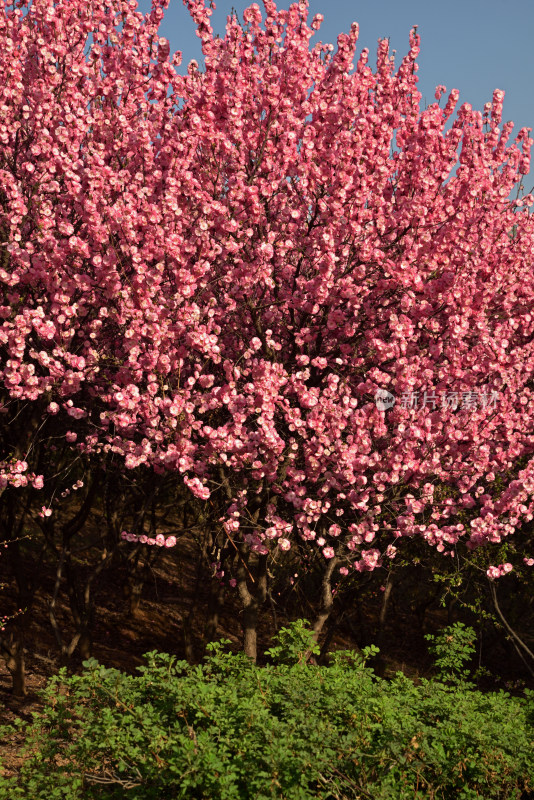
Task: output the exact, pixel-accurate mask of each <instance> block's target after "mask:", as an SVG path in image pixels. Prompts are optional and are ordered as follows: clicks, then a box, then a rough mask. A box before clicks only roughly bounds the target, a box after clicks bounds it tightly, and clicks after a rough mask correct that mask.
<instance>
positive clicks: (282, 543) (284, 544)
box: [278, 539, 291, 550]
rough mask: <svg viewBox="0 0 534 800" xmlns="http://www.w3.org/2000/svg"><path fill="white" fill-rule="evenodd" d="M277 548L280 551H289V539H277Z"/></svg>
mask: <svg viewBox="0 0 534 800" xmlns="http://www.w3.org/2000/svg"><path fill="white" fill-rule="evenodd" d="M278 547H279V548H280V550H289V549H290V548H291V542H290V541H289V539H278Z"/></svg>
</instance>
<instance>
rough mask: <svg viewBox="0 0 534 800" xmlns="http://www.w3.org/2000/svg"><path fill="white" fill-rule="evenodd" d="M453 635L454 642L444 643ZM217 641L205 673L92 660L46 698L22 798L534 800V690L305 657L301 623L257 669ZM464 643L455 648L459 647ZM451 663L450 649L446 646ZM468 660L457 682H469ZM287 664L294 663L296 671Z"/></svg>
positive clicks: (156, 663)
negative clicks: (465, 676)
mask: <svg viewBox="0 0 534 800" xmlns="http://www.w3.org/2000/svg"><path fill="white" fill-rule="evenodd" d="M450 635H451V633H450V631H449V632H448V633H446V634H445V636H444V637H442V639H441V641H442V643H446V641H447V636H450ZM225 644H226V643H225V642H219V643H216V644H212V645H211V646H210V651H209V655H208V656H207V658H206V660H205V663H204V664H203V665H201V666H190V665H188V664H187V663H185V662H183V661H178V660H176V659H175V658H174V657H172V656H169V655H164V654H161V653H156V652H153V653H149V654H147V656H146V659H147V665H146V666H143V667H139V668H138V670H139V672H140V675H138V676H130V675H126V674H123V673H121V672H119V671H118V670H116V669H106V668H105V667H103V666H101V665H99V664H98V663H97V662H96V661H95V660H94V659H92V660H90V661H87V662H85V671H84V673H83V674H82V675H80V676H73V677H67V676H66V673H65V671H64V670H62V671H61V672H60V673H59V675H58V676H55V677H54V678H52V679H51V680H50V681H49V683H48V686H47V688H46V690H45V691H44V697H45V701H46V702H45V709H44V712H43V713H42V714H39V715H37V714H35V715H34V721H33V723H31V724H28V723H25V722H22V721H19V723H18V727H19V728H22V729H24V730H25V732H26V733H27V744H26V750H27V753H28V755H27V758H26V761H25V763H24V765H23V767H22V768H21V770H20V774H19V776H18V777H17V778H5V777H4V778H0V797H1V798H4V797H5V798H8V797H9V798H10V800H22V798H24V799H25V800H26V798H32V800H60V798H61V800H78V799H79V798H80V799H81V798H102V799H105V800H115V799H118V798H131V800H164V798H172V800H181V798H187V800H248V798H250V800H252V798H254V799H255V800H267V798H284V800H307V799H308V798H310V800H311V799H312V798H313V800H317V798H319V799H320V800H334V799H340V800H348V798H350V799H351V800H355V798H366V799H367V798H374V799H375V800H408V798H409V799H410V800H422V798H436V800H438V799H439V800H474V798H484V800H490V799H491V798H495V799H496V800H497V798H499V800H504V798H506V800H520V798H522V800H524V799H525V798H527V797H532V796H533V795H532V794H530V792H531V791H532V788H531V787H532V786H534V765H533V764H532V758H531V756H532V747H533V744H534V734H533V728H532V722H533V721H534V693H526V696H525V698H517V697H510V696H509V695H508V694H507V693H504V692H499V693H494V694H482V693H480V692H478V691H475V690H473V689H472V688H470V686H469V685H468V684H466V683H457V684H453V685H446V684H444V683H442V682H438V681H428V680H424V681H422V683H421V685H419V686H416V685H415V684H414V683H413V682H412V681H410V680H409V679H408V678H406V677H405V676H404V675H403V674H402V673H398V674H397V676H396V677H395V678H394V679H393V680H391V681H385V680H381V679H380V678H377V677H376V676H375V675H374V673H373V671H372V670H371V669H370V668H369V667H367V666H366V665H365V660H366V659H367V658H369V657H370V656H372V655H373V654H374V653H375V652H376V648H368V649H367V650H366V651H365V652H364V654H363V656H362V655H359V654H358V655H356V654H354V653H350V652H343V653H337V654H335V655H334V658H333V664H332V665H331V666H329V667H317V666H311V665H309V664H308V663H306V662H305V660H303V659H302V652H303V649H304V650H306V649H307V648H308V646H309V645H310V644H311V639H310V638H309V632H307V631H306V629H305V627H304V625H303V623H302V622H299V623H297V624H294V625H293V626H290V627H289V628H287V629H284V630H283V631H281V632H280V634H279V636H278V637H277V643H276V645H275V647H274V648H271V652H270V656H271V658H272V659H275V660H276V661H277V663H275V664H272V665H268V666H267V667H263V668H260V667H257V666H255V665H254V664H253V663H252V662H251V660H250V659H248V658H247V657H246V656H245V655H243V654H242V653H239V654H237V655H233V654H231V653H228V652H226V651H225ZM455 646H456V645H455ZM440 653H441V655H440V657H442V658H443V657H444V656H445V653H444V652H442V651H440ZM464 657H465V653H464V651H463V650H462V649H460V650H458V651H457V660H456V661H454V659H453V662H452V667H453V669H452V674H461V672H462V658H464ZM284 662H286V663H284Z"/></svg>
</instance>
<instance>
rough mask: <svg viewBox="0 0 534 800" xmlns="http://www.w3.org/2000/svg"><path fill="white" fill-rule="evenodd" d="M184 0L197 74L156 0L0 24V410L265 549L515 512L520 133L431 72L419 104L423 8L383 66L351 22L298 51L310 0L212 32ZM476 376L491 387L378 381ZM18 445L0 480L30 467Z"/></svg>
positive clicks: (472, 382) (522, 354)
mask: <svg viewBox="0 0 534 800" xmlns="http://www.w3.org/2000/svg"><path fill="white" fill-rule="evenodd" d="M19 5H20V4H19ZM186 5H187V6H188V8H189V11H190V13H191V15H192V17H193V19H194V21H195V24H196V27H197V34H198V36H199V38H200V39H201V42H202V50H203V55H204V62H205V69H204V70H203V71H200V70H199V69H198V65H195V64H193V63H192V64H190V67H189V69H188V70H187V74H184V75H178V74H177V72H176V69H175V67H176V66H177V65H179V63H180V61H181V55H180V54H174V55H172V56H171V54H170V50H169V45H168V42H167V41H166V40H164V39H163V38H161V37H159V35H158V29H159V25H160V23H161V19H162V18H163V15H164V10H165V8H166V7H167V0H153V3H152V9H151V11H150V13H148V14H147V15H145V16H144V17H143V15H141V14H140V13H139V12H138V11H136V10H135V7H134V4H133V3H127V2H122V3H118V4H116V9H115V10H116V11H117V13H116V14H115V13H108V11H109V9H108V6H107V5H106V4H102V3H101V2H97V0H84V2H82V1H81V0H72V2H58V3H55V4H53V3H52V4H51V3H50V0H32V2H31V3H30V2H22V5H20V8H18V9H16V10H15V11H9V13H8V12H7V10H6V13H5V14H4V15H3V16H2V18H1V25H0V36H1V41H2V47H1V48H0V72H1V74H2V76H3V77H2V82H1V85H0V110H1V112H2V115H1V121H0V146H1V148H2V164H3V166H2V168H1V169H0V180H1V182H2V191H3V196H4V199H3V203H2V205H1V207H0V227H1V228H2V230H3V231H4V232H5V235H4V241H5V247H4V249H5V255H6V258H3V259H2V264H3V267H2V268H1V269H0V345H1V352H2V357H1V359H0V381H1V383H2V386H3V387H4V391H5V393H6V395H8V396H9V399H10V401H17V403H10V404H7V406H6V414H7V415H8V416H6V417H5V420H4V421H5V423H6V424H8V423H9V421H10V419H11V417H10V416H9V414H11V413H13V414H14V413H16V412H15V411H14V412H11V410H10V407H13V408H14V407H15V406H18V401H20V402H21V403H22V402H24V403H29V404H35V408H36V409H37V410H39V412H40V413H41V412H42V409H43V408H46V409H47V413H48V414H49V415H50V417H51V418H53V424H54V426H55V427H56V428H57V429H59V430H61V431H62V437H64V440H65V441H66V442H67V443H68V444H69V445H71V447H72V449H73V451H74V449H75V448H77V449H78V450H79V451H80V452H82V453H88V454H92V455H95V456H97V455H99V454H100V455H102V456H103V457H104V456H107V454H112V455H113V456H119V457H121V458H122V459H124V465H125V468H126V469H137V468H139V467H145V466H148V467H150V468H152V469H154V470H155V471H156V472H158V473H159V474H163V473H165V472H174V473H176V475H177V477H178V478H179V479H180V480H181V481H182V482H183V484H184V486H185V487H186V488H187V489H188V490H189V492H190V494H191V498H192V502H194V503H197V502H200V503H202V504H203V508H204V509H205V513H206V515H207V517H209V522H210V523H211V522H213V524H214V525H221V526H222V528H223V529H224V531H225V532H226V535H227V536H228V537H231V538H232V540H234V539H235V540H237V542H238V543H239V544H240V545H242V544H243V543H244V544H246V545H247V546H248V547H249V548H250V549H252V550H253V551H255V552H257V553H258V554H260V555H266V554H272V556H273V560H277V559H282V558H284V556H283V555H282V554H283V553H284V552H287V551H290V550H291V555H290V556H288V557H285V558H290V557H292V556H293V554H294V553H295V552H296V550H297V548H296V547H295V545H296V544H299V545H300V544H304V545H305V548H308V549H313V551H314V552H316V551H315V550H314V548H315V547H317V548H318V552H319V553H320V554H321V558H322V559H324V561H322V562H321V563H322V565H323V567H324V568H325V569H329V568H333V566H334V565H337V563H338V562H337V559H339V562H340V563H343V564H346V563H352V564H353V566H354V569H356V570H357V571H360V572H362V571H370V570H373V569H376V568H379V567H380V566H381V564H382V563H383V558H384V557H386V558H393V557H394V555H395V552H396V550H397V548H398V547H399V546H400V543H401V541H402V539H403V538H410V537H413V536H418V537H420V538H422V539H424V540H425V541H426V542H428V544H429V545H430V546H432V547H435V548H436V549H437V551H438V552H441V553H444V554H445V553H450V552H453V548H454V546H455V545H456V544H457V542H458V541H459V540H460V539H462V538H463V539H465V540H466V541H467V542H468V543H469V546H471V547H472V548H475V547H479V546H484V545H487V544H492V543H499V542H501V541H503V540H504V539H505V538H506V537H507V536H509V535H511V534H513V532H514V530H515V529H516V528H517V527H518V526H519V525H521V524H522V523H524V522H528V521H530V520H532V519H533V517H534V461H529V463H528V464H527V466H526V467H524V469H522V470H521V471H519V474H518V475H517V476H516V477H515V478H514V479H512V480H507V482H506V485H505V486H504V487H501V488H500V489H499V490H497V489H496V488H495V486H494V477H495V475H502V474H506V471H507V470H509V469H512V468H513V467H514V465H516V464H517V463H518V462H519V460H520V459H522V458H523V457H524V456H527V455H529V454H530V450H529V448H530V447H531V445H530V444H529V441H531V440H532V436H533V435H534V412H533V409H534V403H533V402H532V401H533V400H534V391H533V389H532V387H531V384H530V383H529V379H530V376H531V375H532V373H533V371H534V345H533V341H534V314H532V313H531V312H530V311H529V309H531V308H533V307H534V277H533V273H532V252H533V250H534V216H533V215H531V214H530V213H529V206H530V205H532V202H533V198H531V197H529V196H527V197H525V198H523V200H522V201H521V202H522V204H523V205H521V204H520V203H516V204H514V203H512V202H510V201H509V200H508V197H509V195H510V193H511V191H512V189H513V188H514V186H516V184H517V183H518V181H520V180H521V179H522V176H523V175H524V174H525V172H526V171H528V168H529V159H530V148H531V145H532V139H531V138H530V136H529V133H530V129H528V128H522V129H521V130H520V131H519V134H518V135H517V136H516V137H515V140H514V141H513V142H510V136H511V135H512V128H513V126H512V125H511V123H507V124H505V125H503V126H502V129H501V128H500V127H499V126H500V123H501V117H502V104H503V98H504V93H503V92H501V91H499V90H497V91H496V92H495V93H494V95H493V100H492V103H490V104H489V105H488V107H487V108H485V110H484V114H482V113H481V112H477V111H475V110H473V109H472V107H471V106H470V105H469V104H468V103H464V104H463V105H462V106H461V107H460V108H458V109H457V113H456V116H455V118H454V119H451V118H452V116H453V114H454V112H455V109H456V107H457V104H458V99H459V92H458V91H457V90H453V91H451V92H450V93H449V95H448V97H446V99H445V100H444V103H443V107H442V106H441V105H440V102H441V98H442V96H443V94H444V93H445V91H446V90H445V87H444V86H439V87H438V88H437V91H436V102H434V103H432V104H431V105H429V106H428V107H427V108H422V107H421V100H422V98H421V95H420V93H419V91H418V89H417V80H418V78H417V74H416V73H417V63H416V61H417V57H418V53H419V44H420V40H419V36H418V35H417V32H416V31H415V30H413V31H412V32H411V33H410V37H409V49H408V52H407V54H406V56H405V57H404V58H403V59H402V60H401V62H400V64H398V66H397V67H396V66H395V64H394V60H393V55H392V53H391V52H390V50H389V45H388V42H387V40H382V41H381V42H380V43H379V46H378V52H377V63H376V69H373V68H371V66H370V65H369V63H368V62H369V53H368V51H367V49H362V50H361V51H360V54H359V56H358V57H357V58H356V46H357V41H358V26H357V25H353V26H352V28H351V30H350V32H349V33H348V34H346V35H343V36H340V37H339V39H338V47H337V50H336V52H334V53H332V50H333V48H331V47H329V46H328V45H322V44H321V43H319V44H317V45H316V46H314V47H311V48H310V39H311V38H312V37H313V35H314V34H315V32H316V31H317V30H318V29H319V27H320V24H321V21H322V17H321V15H316V16H315V17H314V18H313V19H312V20H311V21H310V20H309V19H308V4H307V3H306V2H304V1H303V2H300V3H298V4H293V5H292V6H291V7H290V8H289V9H288V10H278V9H277V7H276V5H275V3H274V2H271V0H269V3H268V4H267V5H266V8H267V10H268V14H267V16H266V18H265V19H264V20H262V18H261V17H262V15H261V12H260V9H259V7H258V6H256V5H253V6H251V7H250V8H249V9H247V11H246V20H247V25H246V26H245V27H243V26H242V25H241V24H240V23H239V21H238V20H237V18H236V17H235V16H232V17H230V18H229V20H228V24H227V29H226V35H225V37H224V38H223V39H219V38H217V37H215V36H214V34H213V31H212V28H211V25H210V15H211V9H208V8H206V4H205V3H204V2H203V0H186ZM114 8H115V6H114ZM6 9H7V6H6ZM132 42H135V47H133V46H132ZM282 45H283V46H282ZM29 198H31V202H30V200H29ZM496 298H498V301H497V299H496ZM480 386H484V387H488V389H490V390H495V391H497V392H498V394H499V398H500V399H499V404H498V406H497V408H496V409H490V410H488V409H475V410H474V411H469V412H467V411H465V410H455V411H451V409H449V408H442V407H440V406H439V405H435V406H434V407H432V404H428V405H427V406H426V407H425V408H421V407H419V408H417V407H413V406H403V405H402V404H401V403H396V404H395V406H394V407H393V408H392V409H389V410H387V411H384V410H381V409H379V408H377V406H376V404H375V402H374V397H375V394H376V392H377V390H378V389H387V390H388V391H391V392H392V393H394V394H395V395H396V396H397V397H401V396H402V395H403V393H407V392H409V393H417V394H418V395H419V396H423V394H425V395H427V396H430V397H432V396H433V394H435V395H436V396H437V395H439V393H440V392H449V391H459V392H462V391H466V392H469V391H474V390H476V389H477V388H478V387H480ZM8 406H9V407H8ZM386 415H387V416H386ZM25 463H26V462H19V466H17V465H15V468H12V467H7V466H1V467H0V488H5V487H6V486H7V484H11V485H13V486H24V485H26V484H27V482H28V481H33V485H34V486H35V487H36V488H39V487H40V486H41V487H42V485H43V484H42V480H43V478H42V476H26V475H25V474H23V473H25V470H26V469H27V466H25V467H24V468H23V469H20V464H25ZM491 476H493V478H492V477H491ZM25 482H26V483H25ZM434 485H435V486H436V488H438V487H443V488H444V489H446V491H445V492H444V493H443V497H442V499H440V500H438V499H436V498H437V492H434ZM73 489H74V487H73ZM406 489H407V490H408V491H406ZM69 491H70V490H69ZM49 511H50V509H47V508H46V507H43V508H42V511H41V514H43V515H48V512H49ZM460 511H467V512H468V513H469V515H470V516H469V521H468V523H467V524H465V525H464V524H463V523H460V522H459V521H458V514H459V512H460ZM221 515H222V516H221ZM128 537H130V538H128ZM131 537H134V534H130V533H123V538H125V539H126V540H127V541H131V542H134V541H138V542H141V543H145V544H149V545H156V546H167V547H172V546H174V545H175V543H176V541H175V538H174V537H172V536H171V537H168V538H165V537H164V536H163V535H161V534H160V535H158V536H156V537H144V535H143V536H139V537H134V538H131ZM169 542H170V544H169ZM393 542H395V544H393ZM371 544H372V545H373V547H372V549H362V547H364V548H365V547H366V546H367V545H371ZM334 558H336V561H332V559H334ZM506 566H507V565H502V569H501V567H492V568H491V569H492V570H494V571H495V570H501V572H499V574H504V573H502V570H504V567H506ZM342 568H343V569H346V568H347V567H346V566H344V567H342ZM342 574H343V573H342ZM492 577H494V572H492Z"/></svg>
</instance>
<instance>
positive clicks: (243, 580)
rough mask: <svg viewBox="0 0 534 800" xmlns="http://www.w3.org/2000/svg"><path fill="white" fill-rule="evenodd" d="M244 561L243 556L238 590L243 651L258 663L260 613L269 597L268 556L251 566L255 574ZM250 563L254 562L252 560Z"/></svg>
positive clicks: (243, 557)
mask: <svg viewBox="0 0 534 800" xmlns="http://www.w3.org/2000/svg"><path fill="white" fill-rule="evenodd" d="M244 559H245V556H244V555H242V558H241V560H240V562H239V566H238V569H237V588H238V591H239V596H240V598H241V602H242V604H243V649H244V651H245V654H246V655H247V656H249V658H251V659H252V660H253V661H254V663H256V661H257V658H258V618H259V611H260V608H261V606H262V605H263V603H264V602H265V599H266V597H267V556H265V555H260V556H258V557H257V561H256V563H255V564H251V566H252V567H253V569H254V574H252V573H251V571H250V570H249V569H248V565H247V563H246V561H245V560H244ZM248 561H249V563H250V562H252V558H249V559H248Z"/></svg>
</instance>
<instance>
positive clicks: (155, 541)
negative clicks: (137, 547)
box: [121, 531, 176, 547]
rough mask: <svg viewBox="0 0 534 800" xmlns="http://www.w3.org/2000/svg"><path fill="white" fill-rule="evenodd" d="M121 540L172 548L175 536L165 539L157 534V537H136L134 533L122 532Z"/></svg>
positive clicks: (174, 543) (143, 535)
mask: <svg viewBox="0 0 534 800" xmlns="http://www.w3.org/2000/svg"><path fill="white" fill-rule="evenodd" d="M121 539H125V540H126V541H127V542H139V544H148V545H156V546H157V547H174V546H175V545H176V536H167V537H165V536H164V535H163V534H162V533H158V535H157V536H155V537H151V536H145V534H141V535H140V536H138V535H137V534H135V533H128V531H122V532H121Z"/></svg>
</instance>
